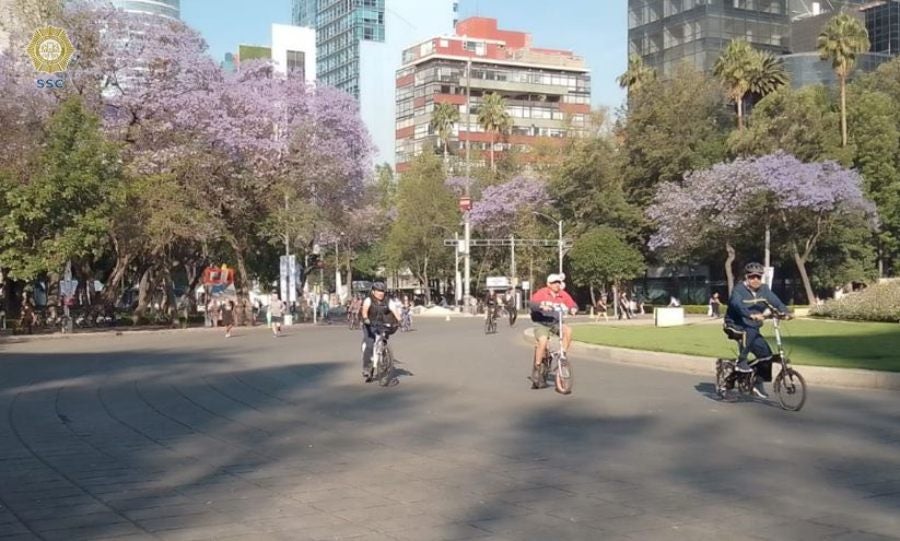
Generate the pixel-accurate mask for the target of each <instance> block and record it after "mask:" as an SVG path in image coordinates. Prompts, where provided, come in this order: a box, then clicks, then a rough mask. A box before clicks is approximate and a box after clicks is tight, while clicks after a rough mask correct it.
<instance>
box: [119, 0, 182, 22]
mask: <svg viewBox="0 0 900 541" xmlns="http://www.w3.org/2000/svg"><path fill="white" fill-rule="evenodd" d="M112 5H114V6H115V7H117V8H121V9H124V10H125V11H131V12H134V13H149V14H151V15H162V16H163V17H169V18H171V19H180V18H181V0H112Z"/></svg>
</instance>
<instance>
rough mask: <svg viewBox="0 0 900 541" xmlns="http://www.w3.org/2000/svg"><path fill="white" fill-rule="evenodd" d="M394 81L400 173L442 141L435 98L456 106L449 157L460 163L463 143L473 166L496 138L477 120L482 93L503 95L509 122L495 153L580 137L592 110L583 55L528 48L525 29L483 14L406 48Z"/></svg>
mask: <svg viewBox="0 0 900 541" xmlns="http://www.w3.org/2000/svg"><path fill="white" fill-rule="evenodd" d="M395 86H396V102H397V113H396V134H395V136H396V151H397V155H396V161H397V170H398V171H402V170H404V169H405V168H406V167H407V164H408V163H409V162H410V161H411V160H412V159H413V157H414V156H416V155H417V154H419V153H421V152H432V151H436V150H437V149H438V147H440V146H441V142H440V141H439V139H438V136H437V134H436V133H435V132H434V130H433V129H432V127H431V115H432V111H433V110H434V107H435V105H436V104H439V103H450V104H453V105H455V106H457V107H459V110H460V121H459V122H458V123H457V125H456V126H454V127H453V136H452V138H451V142H450V145H449V146H450V154H452V155H453V156H454V160H455V161H457V162H458V161H459V160H461V159H462V157H463V155H464V150H463V149H464V148H465V144H466V142H468V143H469V145H470V147H471V148H470V151H471V161H472V162H473V163H475V164H484V163H485V161H486V159H487V155H488V154H489V151H490V148H491V147H490V145H491V140H492V138H493V137H494V136H493V135H491V134H488V133H485V131H484V130H483V129H482V128H481V127H480V126H479V125H478V122H477V115H478V108H479V106H480V104H481V102H482V99H483V97H484V96H485V95H486V94H490V93H497V94H500V95H501V96H502V97H503V98H504V99H505V101H506V105H507V108H506V111H507V113H508V114H509V115H510V118H511V120H512V128H511V130H510V132H509V133H508V134H506V135H505V136H504V137H502V138H500V140H498V141H495V142H494V150H495V153H496V152H497V151H499V152H501V153H502V152H504V151H508V150H509V149H510V148H513V147H514V148H515V149H516V150H520V151H527V150H528V149H529V148H530V147H531V146H532V145H533V144H535V143H536V142H537V141H539V140H541V139H544V140H550V141H552V140H554V139H556V140H558V139H559V138H562V137H566V136H567V135H573V134H578V133H580V132H581V131H582V130H584V129H585V127H586V126H587V122H588V117H589V115H590V110H591V105H590V101H591V78H590V73H589V70H588V68H587V66H586V65H585V62H584V60H583V59H582V58H580V57H578V56H576V55H575V54H574V53H573V52H571V51H564V50H557V49H542V48H537V47H533V46H532V40H531V35H530V34H528V33H525V32H515V31H508V30H502V29H499V28H498V25H497V20H496V19H490V18H482V17H473V18H470V19H466V20H464V21H461V22H459V23H458V24H457V25H456V32H455V34H453V35H443V36H442V35H438V36H434V37H431V38H429V39H428V40H426V41H423V42H421V43H419V44H417V45H415V46H413V47H411V48H408V49H407V50H406V51H404V53H403V66H402V67H401V68H400V69H399V70H398V71H397V78H396V85H395ZM467 86H468V87H469V89H470V90H469V92H470V96H471V97H470V107H469V110H468V111H467V110H466V107H465V104H466V92H467Z"/></svg>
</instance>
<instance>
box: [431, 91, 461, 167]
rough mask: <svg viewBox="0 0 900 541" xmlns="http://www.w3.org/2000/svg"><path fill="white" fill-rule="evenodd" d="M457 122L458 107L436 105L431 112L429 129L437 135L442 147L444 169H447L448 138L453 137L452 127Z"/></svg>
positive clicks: (442, 104) (445, 104)
mask: <svg viewBox="0 0 900 541" xmlns="http://www.w3.org/2000/svg"><path fill="white" fill-rule="evenodd" d="M457 122H459V107H457V106H456V105H453V104H452V103H438V104H435V106H434V111H432V112H431V129H433V130H434V132H435V133H436V134H437V136H438V138H439V139H440V140H441V144H442V145H443V146H444V167H447V160H448V156H449V150H448V147H449V145H450V136H451V135H453V125H454V124H456V123H457Z"/></svg>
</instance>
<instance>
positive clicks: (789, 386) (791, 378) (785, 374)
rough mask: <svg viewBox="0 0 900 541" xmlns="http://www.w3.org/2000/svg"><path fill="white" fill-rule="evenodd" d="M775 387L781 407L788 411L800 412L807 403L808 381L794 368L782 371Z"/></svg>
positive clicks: (776, 379)
mask: <svg viewBox="0 0 900 541" xmlns="http://www.w3.org/2000/svg"><path fill="white" fill-rule="evenodd" d="M773 387H774V389H775V394H776V395H777V396H778V402H779V403H780V404H781V407H782V408H784V409H786V410H788V411H800V409H801V408H802V407H803V404H805V403H806V381H805V380H804V379H803V376H801V375H800V373H799V372H797V371H796V370H794V369H793V368H786V369H784V370H782V371H781V372H780V373H779V374H778V376H777V377H776V378H775V382H774V384H773Z"/></svg>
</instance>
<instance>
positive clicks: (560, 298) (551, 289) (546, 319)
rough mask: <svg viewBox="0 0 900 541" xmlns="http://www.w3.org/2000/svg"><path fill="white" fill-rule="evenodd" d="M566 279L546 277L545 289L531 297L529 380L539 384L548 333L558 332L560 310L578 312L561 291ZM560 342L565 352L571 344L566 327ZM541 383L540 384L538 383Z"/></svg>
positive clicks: (558, 276)
mask: <svg viewBox="0 0 900 541" xmlns="http://www.w3.org/2000/svg"><path fill="white" fill-rule="evenodd" d="M565 279H566V275H565V274H551V275H550V276H548V277H547V287H543V288H541V289H539V290H537V291H535V292H534V295H532V296H531V304H530V308H531V321H533V322H534V323H535V325H534V339H535V341H536V344H535V348H534V366H532V372H531V380H532V381H534V382H535V383H539V382H538V380H539V379H541V378H540V366H541V360H542V359H543V358H544V354H545V353H546V351H547V343H548V342H550V333H554V334H556V333H557V332H558V326H557V325H558V323H559V313H558V311H559V310H560V309H562V310H567V311H568V312H569V313H570V314H572V315H575V313H576V312H578V305H577V304H575V301H574V300H573V299H572V297H571V296H570V295H569V294H568V293H566V292H565V290H563V283H564V280H565ZM562 341H563V344H564V345H565V348H566V350H568V349H569V346H570V345H571V344H572V329H571V328H570V327H569V326H568V325H565V324H564V325H563V328H562ZM540 383H542V382H540Z"/></svg>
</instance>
